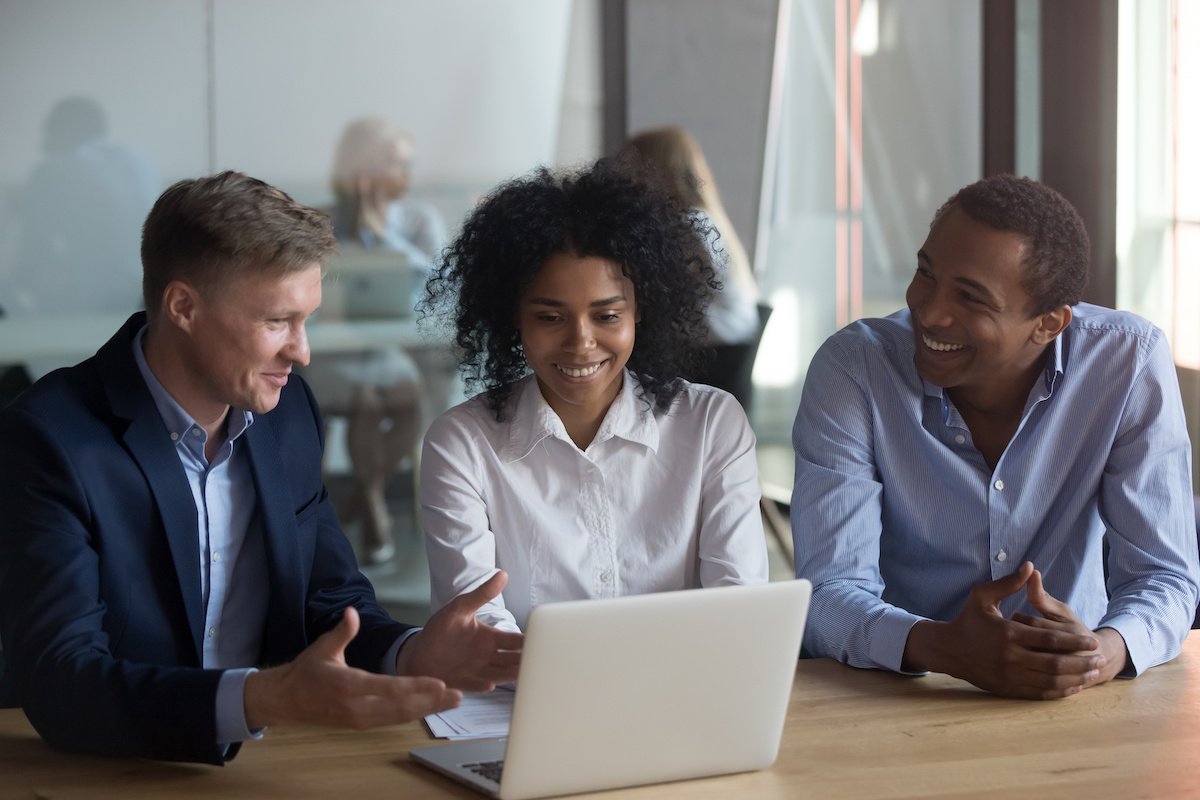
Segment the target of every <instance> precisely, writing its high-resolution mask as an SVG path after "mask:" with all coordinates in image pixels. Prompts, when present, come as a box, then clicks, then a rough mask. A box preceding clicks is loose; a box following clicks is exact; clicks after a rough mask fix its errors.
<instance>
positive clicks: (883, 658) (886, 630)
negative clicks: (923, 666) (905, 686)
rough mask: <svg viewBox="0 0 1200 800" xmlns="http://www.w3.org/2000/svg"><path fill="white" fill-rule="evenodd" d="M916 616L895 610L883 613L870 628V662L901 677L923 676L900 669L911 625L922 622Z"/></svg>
mask: <svg viewBox="0 0 1200 800" xmlns="http://www.w3.org/2000/svg"><path fill="white" fill-rule="evenodd" d="M924 619H925V618H924V617H918V616H917V615H916V614H910V613H908V612H907V611H905V610H903V609H901V608H896V607H895V606H893V607H891V608H889V609H887V610H886V611H884V613H883V616H882V617H880V618H879V620H878V621H876V622H875V624H874V625H872V626H871V631H870V634H869V638H868V641H869V645H868V647H869V648H870V654H871V660H872V661H874V662H875V663H876V664H878V665H880V666H881V667H883V668H884V669H890V670H891V671H892V672H899V673H901V674H903V675H924V674H925V673H924V672H906V671H905V670H903V669H901V667H902V666H903V664H904V647H905V645H907V644H908V634H909V632H910V631H912V627H913V625H916V624H917V623H918V622H921V621H922V620H924Z"/></svg>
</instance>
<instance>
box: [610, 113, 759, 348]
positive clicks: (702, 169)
mask: <svg viewBox="0 0 1200 800" xmlns="http://www.w3.org/2000/svg"><path fill="white" fill-rule="evenodd" d="M627 147H628V149H630V150H632V151H634V152H635V153H637V154H638V155H640V156H641V157H642V158H643V159H645V160H646V161H647V162H648V165H649V166H650V168H651V169H652V170H653V171H654V173H656V174H657V176H658V179H659V180H661V181H662V183H663V185H664V186H665V187H666V188H667V190H668V191H670V192H671V193H672V194H674V195H675V199H676V200H677V201H678V202H679V203H680V204H682V205H683V206H685V207H686V208H689V209H691V213H692V214H693V215H694V216H696V217H698V218H700V219H701V220H702V221H703V222H705V223H706V224H707V225H708V226H709V227H710V228H711V229H712V230H713V231H714V234H712V235H710V236H709V238H708V240H707V243H708V247H709V251H710V252H711V254H712V261H713V266H714V268H715V270H716V279H717V280H718V281H720V282H721V287H722V288H721V291H719V292H717V293H716V295H715V296H714V297H713V301H712V304H711V305H709V307H708V328H709V335H708V340H707V343H708V344H711V345H723V344H742V343H745V342H749V341H751V340H753V339H754V338H755V337H756V336H757V335H758V326H759V318H758V309H757V308H756V304H757V303H758V284H757V282H756V281H755V279H754V271H753V269H752V268H751V265H750V259H749V257H748V256H747V255H746V249H745V248H744V247H743V246H742V242H741V240H740V239H738V235H737V231H735V230H734V229H733V223H731V222H730V221H729V215H728V214H726V213H725V206H724V205H722V204H721V195H720V194H719V193H718V192H717V184H716V181H714V180H713V176H712V170H710V169H709V167H708V161H707V160H705V158H704V153H703V152H702V151H701V150H700V145H699V144H698V143H697V142H696V140H695V139H693V138H692V137H691V135H690V134H688V132H687V131H685V130H683V129H682V128H677V127H674V126H667V127H663V128H653V129H650V130H646V131H643V132H641V133H639V134H637V135H636V136H634V137H633V138H632V139H630V140H629V143H628V144H627Z"/></svg>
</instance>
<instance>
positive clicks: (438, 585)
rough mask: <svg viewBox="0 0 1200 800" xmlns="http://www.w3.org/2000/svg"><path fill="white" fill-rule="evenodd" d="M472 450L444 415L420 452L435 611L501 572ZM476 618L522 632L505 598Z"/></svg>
mask: <svg viewBox="0 0 1200 800" xmlns="http://www.w3.org/2000/svg"><path fill="white" fill-rule="evenodd" d="M473 450H474V448H473V447H472V444H471V437H470V434H469V433H468V432H467V431H466V430H465V429H464V427H463V425H462V424H460V423H459V422H458V421H456V420H454V419H452V418H450V417H446V416H442V417H439V418H438V419H436V420H434V423H433V425H431V426H430V428H429V431H428V432H427V433H426V435H425V443H424V445H423V446H422V449H421V485H420V490H419V495H420V502H421V526H422V527H423V528H424V529H425V552H426V554H427V556H428V558H429V579H430V598H431V605H432V609H433V611H435V612H436V611H437V610H438V609H440V608H442V607H443V606H445V605H446V604H447V603H449V602H450V601H451V600H453V599H454V598H455V597H457V596H458V595H460V594H462V593H463V592H469V591H471V590H473V589H475V588H476V587H478V586H479V585H481V584H482V583H484V582H485V581H487V580H488V579H489V578H491V577H492V576H493V575H495V574H496V573H497V572H499V571H500V570H499V569H498V568H497V567H496V537H495V534H494V533H492V531H491V528H490V527H489V522H488V514H487V505H486V502H485V500H484V497H483V494H482V483H483V479H482V476H481V475H480V474H479V469H478V464H479V459H478V458H477V457H475V454H474V452H473ZM475 616H476V617H477V618H478V619H479V620H480V621H481V622H484V623H486V624H488V625H491V626H493V627H495V628H499V629H501V630H505V631H512V632H514V633H519V632H520V628H518V627H517V621H516V619H515V618H514V617H513V615H512V613H510V612H509V611H508V609H507V608H505V606H504V595H503V593H501V594H500V595H497V596H496V597H495V598H493V599H492V600H489V601H488V602H487V603H484V604H483V605H482V606H480V608H479V610H478V611H477V612H475Z"/></svg>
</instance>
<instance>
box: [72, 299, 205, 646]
mask: <svg viewBox="0 0 1200 800" xmlns="http://www.w3.org/2000/svg"><path fill="white" fill-rule="evenodd" d="M145 321H146V317H145V314H144V313H139V314H135V315H133V316H132V317H130V319H129V321H128V322H126V323H125V326H124V327H122V328H121V330H120V331H118V332H117V334H116V335H115V336H113V337H112V339H110V340H109V341H108V343H107V344H105V345H104V347H102V348H101V349H100V351H99V352H98V353H97V354H96V366H97V367H98V369H99V374H100V380H101V381H102V382H103V383H104V388H105V392H106V394H107V396H108V399H109V403H110V405H111V407H112V410H113V414H114V415H115V416H117V417H118V418H121V419H125V420H128V422H129V425H128V427H127V428H126V429H125V432H124V434H123V436H122V438H123V440H124V442H125V445H126V447H128V448H129V453H130V455H132V456H133V459H134V460H135V461H136V462H137V464H138V467H139V468H140V469H141V470H142V474H144V475H145V476H146V482H147V483H148V484H149V485H150V492H151V494H153V495H154V502H155V505H156V506H157V507H158V513H159V516H160V517H161V518H162V522H163V529H164V531H165V532H166V536H167V544H168V546H169V547H170V549H171V558H172V560H173V561H174V563H175V573H176V575H177V576H178V579H179V589H180V591H181V593H182V594H183V606H184V609H185V610H186V612H187V618H188V626H189V628H190V629H191V633H192V642H193V644H194V645H195V647H196V659H197V662H196V663H197V664H203V663H204V655H203V652H204V651H203V649H202V648H203V644H202V637H203V634H204V607H203V601H204V597H203V593H202V591H201V587H200V535H199V527H198V525H197V522H196V501H195V499H194V498H193V497H192V490H191V487H190V486H189V485H188V481H187V475H186V474H185V473H184V471H183V465H182V464H180V463H179V456H178V455H177V454H176V452H175V445H174V444H173V443H172V442H171V440H170V438H169V437H168V435H167V430H166V426H165V425H164V423H163V420H162V417H161V416H160V415H159V413H158V408H157V407H156V406H155V405H154V398H153V397H152V396H151V395H150V390H149V389H148V388H147V387H146V382H145V381H144V380H143V379H142V374H141V372H139V371H138V368H137V362H136V361H134V358H133V338H134V336H136V335H137V332H138V331H139V330H141V328H142V326H143V325H144V324H145Z"/></svg>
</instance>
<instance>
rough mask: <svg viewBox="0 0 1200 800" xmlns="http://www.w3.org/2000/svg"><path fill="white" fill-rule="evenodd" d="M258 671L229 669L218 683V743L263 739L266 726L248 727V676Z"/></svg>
mask: <svg viewBox="0 0 1200 800" xmlns="http://www.w3.org/2000/svg"><path fill="white" fill-rule="evenodd" d="M251 672H258V670H256V669H254V668H253V667H251V668H249V669H227V670H225V671H224V672H222V673H221V680H220V681H219V682H218V683H217V744H218V746H222V747H223V746H225V745H229V744H232V743H234V742H244V741H246V740H247V739H261V738H262V732H263V731H264V730H266V729H265V728H258V729H257V730H253V731H252V730H250V729H249V728H247V727H246V703H245V694H246V676H248V675H249V674H250V673H251Z"/></svg>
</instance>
